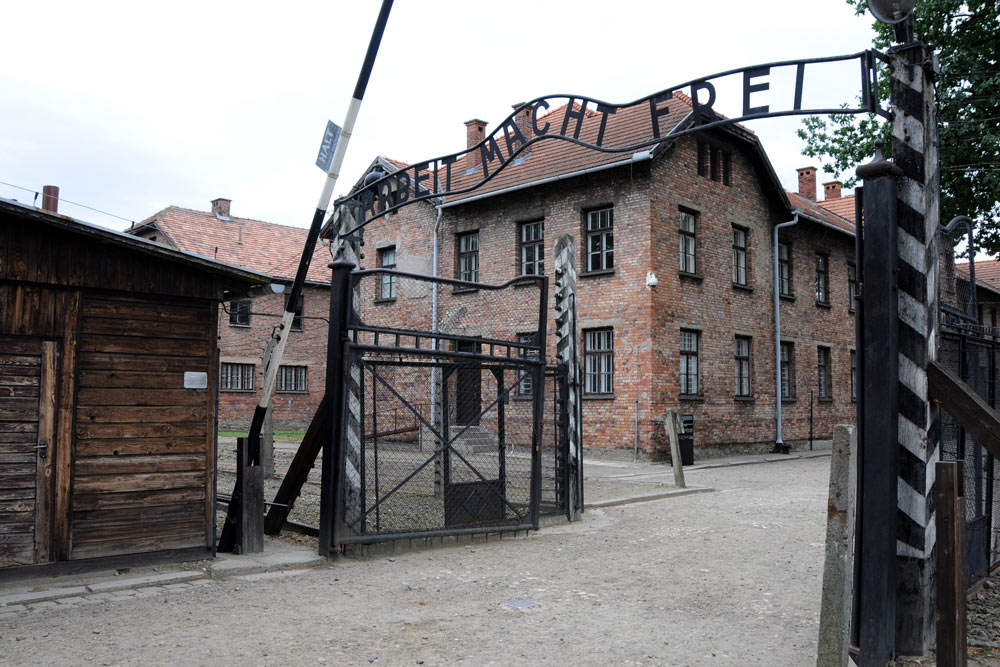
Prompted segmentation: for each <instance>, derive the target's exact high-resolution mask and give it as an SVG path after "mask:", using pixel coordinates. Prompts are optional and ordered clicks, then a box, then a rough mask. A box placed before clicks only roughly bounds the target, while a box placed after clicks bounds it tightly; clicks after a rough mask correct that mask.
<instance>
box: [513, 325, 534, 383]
mask: <svg viewBox="0 0 1000 667" xmlns="http://www.w3.org/2000/svg"><path fill="white" fill-rule="evenodd" d="M517 342H518V343H520V344H521V345H534V344H535V334H533V333H521V334H517ZM518 356H520V357H522V358H525V359H537V358H538V351H537V350H530V349H528V348H525V347H522V348H520V349H519V350H518ZM532 379H533V376H532V371H531V370H530V369H523V370H521V374H520V376H519V377H518V380H517V394H518V396H531V392H532Z"/></svg>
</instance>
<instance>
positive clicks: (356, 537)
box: [320, 258, 548, 554]
mask: <svg viewBox="0 0 1000 667" xmlns="http://www.w3.org/2000/svg"><path fill="white" fill-rule="evenodd" d="M330 267H331V269H333V277H332V280H331V306H330V311H331V317H330V337H329V345H328V362H327V396H329V397H332V405H334V406H335V408H334V415H333V419H332V421H333V425H332V428H333V433H332V438H331V441H330V447H329V448H325V449H324V457H323V483H322V502H321V512H320V552H321V553H325V554H328V553H329V552H330V551H331V550H339V549H340V547H341V545H345V544H370V543H375V542H382V541H391V540H398V539H412V538H419V537H444V536H454V535H465V534H479V533H495V532H502V531H516V530H527V529H536V530H537V528H538V525H539V516H540V500H541V438H542V414H543V401H544V398H545V392H544V391H535V392H533V396H532V398H531V401H532V411H531V414H532V427H531V463H530V484H529V496H528V511H527V512H526V513H525V514H526V516H524V515H521V514H520V513H518V516H519V518H521V519H523V520H521V521H519V522H517V523H511V522H482V523H476V524H475V525H467V526H461V527H447V526H445V527H441V528H437V529H429V530H416V531H394V532H387V533H366V532H356V531H355V530H354V529H353V527H352V526H351V525H350V521H349V519H348V518H347V516H346V515H347V512H348V511H349V509H350V508H349V504H350V501H349V499H348V497H347V495H348V489H347V488H346V484H345V478H346V477H347V476H348V472H347V463H348V460H347V447H346V446H345V445H346V441H347V438H348V427H349V426H350V422H351V419H350V416H349V415H348V411H347V408H348V401H349V399H350V396H349V392H348V391H345V388H346V387H348V385H349V384H350V383H351V382H352V378H351V373H352V368H354V367H355V364H358V365H359V367H362V368H363V363H362V357H363V355H365V354H366V353H367V354H373V355H378V354H382V355H396V356H398V357H400V358H402V357H404V356H416V357H419V358H421V359H423V361H422V362H402V363H419V364H421V365H424V366H431V367H437V368H441V369H442V375H444V370H445V368H447V367H450V368H451V369H452V371H454V370H456V368H457V367H456V366H455V364H456V363H460V362H462V361H465V362H475V363H476V364H477V366H479V367H481V368H491V367H490V366H489V364H490V363H491V362H492V364H493V365H494V366H496V367H498V368H501V369H505V368H523V369H524V370H525V372H530V373H531V374H532V380H533V382H534V383H535V386H536V387H544V381H545V375H546V373H545V369H546V360H545V343H546V311H547V304H548V278H547V277H545V276H537V275H535V276H519V277H517V278H514V279H511V280H508V281H506V282H504V283H500V284H497V285H491V284H487V283H476V282H467V281H461V280H456V279H452V278H443V277H439V276H428V275H422V274H416V273H409V272H405V271H397V270H395V269H383V268H373V269H360V270H354V265H353V263H351V262H349V261H345V260H343V259H342V258H340V259H338V260H335V261H334V262H333V263H331V265H330ZM376 275H381V276H386V275H387V276H392V277H394V279H395V280H397V281H399V280H400V279H410V280H418V281H424V282H428V283H433V284H435V285H443V286H451V287H453V288H455V289H458V290H478V291H483V292H495V291H499V290H504V289H508V288H513V287H515V286H516V285H530V284H534V285H535V286H536V287H537V288H538V291H539V298H538V316H537V325H536V327H535V338H534V340H533V342H532V343H527V342H523V341H516V340H502V339H498V338H489V337H481V336H462V335H457V334H449V333H443V332H441V331H422V330H418V329H407V328H405V327H385V326H374V325H369V324H365V323H363V322H362V321H361V320H360V315H359V313H358V311H357V304H356V303H355V293H356V290H357V289H358V286H359V285H360V283H361V281H362V280H363V279H365V278H367V277H370V276H376ZM338 301H339V304H338ZM362 334H366V335H367V336H368V337H369V339H370V342H363V341H362V337H361V335H362ZM383 337H388V338H389V339H390V342H391V344H388V345H385V344H380V343H381V339H382V338H383ZM463 341H468V342H474V343H477V344H478V348H477V349H479V350H480V352H478V353H473V352H462V351H458V350H457V349H446V348H444V346H443V345H442V344H449V345H451V346H453V347H457V343H458V342H463ZM408 342H412V346H407V345H406V343H408ZM422 343H426V344H427V346H423V345H422ZM498 350H502V351H503V352H505V354H498V353H497V352H498ZM513 350H519V351H521V352H522V354H517V355H513V354H512V351H513ZM529 353H530V354H529ZM345 362H347V363H345ZM383 363H384V362H383ZM364 364H367V365H369V366H371V367H374V366H377V365H380V364H378V363H375V362H373V361H372V360H367V361H365V362H364ZM446 364H447V366H446ZM362 372H363V371H362ZM501 377H502V374H501ZM381 381H382V382H383V384H384V385H385V386H388V385H387V384H385V380H384V378H382V379H381ZM519 381H520V376H519V375H518V374H515V381H514V384H512V385H511V386H510V387H506V388H503V387H501V391H499V392H498V395H497V397H496V398H495V399H494V400H493V401H492V402H491V403H490V404H489V405H488V406H487V407H486V409H485V410H482V409H481V410H480V417H481V416H482V415H483V414H485V413H486V412H487V411H489V410H490V409H492V408H493V407H494V406H496V405H497V404H498V402H501V401H502V400H503V399H504V398H509V395H510V393H511V390H512V389H513V388H514V387H516V386H517V383H518V382H519ZM362 384H363V382H362ZM442 386H446V381H445V382H442ZM435 390H436V389H435ZM446 395H447V391H442V398H443V397H444V396H446ZM396 398H397V399H399V400H402V401H403V403H404V405H406V406H407V408H408V409H410V410H411V411H412V412H413V413H414V414H415V415H416V416H417V418H418V419H419V420H420V421H421V422H422V423H423V424H424V425H425V426H427V427H428V428H429V429H431V431H432V432H434V433H435V434H436V435H437V437H438V438H440V439H441V440H442V441H443V444H441V446H440V447H435V450H434V452H433V453H431V455H430V456H429V458H428V459H427V460H426V461H424V463H423V464H421V465H420V467H419V468H418V470H416V471H414V472H413V473H412V474H411V475H410V476H409V477H408V478H407V480H404V482H402V483H401V484H399V485H397V486H396V487H395V488H394V489H393V490H392V492H390V493H395V491H397V490H398V489H399V488H400V486H402V484H405V483H406V481H408V479H410V478H412V477H413V475H415V474H416V472H419V471H420V470H422V469H423V468H425V467H426V466H427V465H429V464H430V463H431V462H432V461H433V460H434V459H436V458H437V457H438V455H439V454H442V453H444V454H446V455H449V456H450V453H454V454H456V455H458V457H459V459H460V460H462V461H464V463H465V464H466V465H467V466H468V467H469V468H470V469H472V470H473V471H474V472H475V473H476V474H477V475H478V476H479V477H480V479H484V478H483V476H482V475H481V474H480V473H479V471H478V470H476V469H475V467H474V466H472V465H471V464H470V463H469V462H468V461H467V460H465V459H464V457H463V456H462V455H461V453H459V452H457V451H456V450H454V448H452V447H451V443H453V442H454V441H455V439H456V438H455V437H442V436H441V433H440V432H436V431H435V429H434V426H433V425H431V424H429V423H427V422H426V420H424V419H423V418H422V417H420V415H419V413H418V412H417V411H416V410H414V409H413V407H412V405H409V403H408V402H407V401H406V400H405V399H402V397H401V396H399V394H398V393H397V394H396ZM442 402H443V403H444V404H445V405H443V406H442V412H443V413H444V410H445V409H446V401H442ZM480 407H481V406H480ZM355 421H356V420H355ZM443 421H444V423H445V424H447V420H443ZM465 430H467V429H464V430H463V431H461V432H460V433H459V435H461V433H464V431H465ZM360 433H361V442H360V443H359V445H360V447H361V460H362V461H364V458H365V450H364V446H365V443H364V424H363V419H362V423H361V425H360ZM448 435H449V436H450V433H449V434H448ZM456 437H457V436H456ZM449 450H450V451H449ZM328 453H329V456H328ZM500 456H501V458H503V457H504V456H505V454H504V453H501V454H500ZM487 481H488V480H487ZM501 495H502V496H505V491H504V492H503V493H502V494H501ZM362 498H363V494H362ZM362 498H359V499H357V503H358V504H361V503H363V500H362ZM384 500H385V498H383V499H382V500H381V501H377V503H376V505H375V506H373V507H372V508H370V509H369V510H368V511H363V512H361V513H360V515H359V518H361V519H363V518H364V517H366V516H367V515H368V514H369V513H370V512H371V511H372V510H376V511H377V508H378V506H379V504H380V503H381V502H383V501H384ZM504 505H508V506H509V505H510V504H509V503H507V502H506V498H505V497H504V498H502V504H501V507H503V506H504ZM354 509H355V510H357V509H358V508H354ZM361 526H362V527H363V526H364V522H362V523H361Z"/></svg>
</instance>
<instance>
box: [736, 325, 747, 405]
mask: <svg viewBox="0 0 1000 667" xmlns="http://www.w3.org/2000/svg"><path fill="white" fill-rule="evenodd" d="M735 357H736V396H737V397H738V398H749V397H750V396H751V393H750V338H749V337H747V336H737V337H736V349H735Z"/></svg>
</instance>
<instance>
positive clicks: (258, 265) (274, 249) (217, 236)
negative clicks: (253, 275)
mask: <svg viewBox="0 0 1000 667" xmlns="http://www.w3.org/2000/svg"><path fill="white" fill-rule="evenodd" d="M153 225H155V227H156V228H157V229H159V230H160V231H161V232H162V233H163V234H165V235H166V237H167V240H168V241H169V242H170V243H171V244H172V245H174V246H175V247H176V248H178V249H179V250H184V251H186V252H192V253H195V254H198V255H202V256H203V257H210V258H213V259H218V260H219V261H222V262H226V263H228V264H234V265H236V266H242V267H245V268H247V269H250V270H253V271H259V272H262V273H267V274H269V275H271V276H274V277H276V278H286V279H289V280H291V279H293V278H294V277H295V273H296V271H297V269H298V265H299V258H300V257H301V256H302V249H303V248H304V247H305V243H306V235H307V234H308V230H306V229H302V228H299V227H286V226H284V225H277V224H274V223H271V222H263V221H261V220H251V219H249V218H230V219H229V220H220V219H219V218H217V217H215V215H214V214H212V213H210V212H206V211H194V210H191V209H187V208H180V207H178V206H168V207H167V208H165V209H163V210H162V211H160V212H158V213H155V214H153V215H152V216H150V217H148V218H146V219H145V220H143V221H142V222H141V223H140V224H139V225H138V226H137V227H135V228H134V229H132V230H129V231H130V233H132V234H135V233H137V232H138V231H140V230H141V229H143V228H144V227H148V226H153ZM329 262H330V253H329V250H328V249H327V248H325V247H324V246H322V245H320V244H318V243H317V244H316V250H315V252H314V253H313V260H312V263H311V264H310V265H309V273H308V275H307V280H309V281H311V282H317V283H328V282H330V272H329V269H328V268H327V266H326V265H327V264H328V263H329Z"/></svg>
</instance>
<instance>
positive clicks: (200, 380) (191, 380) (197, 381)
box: [184, 371, 208, 389]
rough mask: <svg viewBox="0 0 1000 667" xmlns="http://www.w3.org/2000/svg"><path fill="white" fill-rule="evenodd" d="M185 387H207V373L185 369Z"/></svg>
mask: <svg viewBox="0 0 1000 667" xmlns="http://www.w3.org/2000/svg"><path fill="white" fill-rule="evenodd" d="M184 388H185V389H208V373H202V372H192V371H185V373H184Z"/></svg>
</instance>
